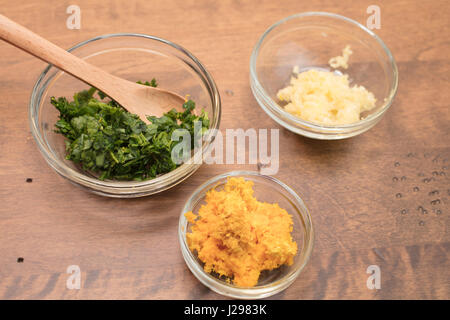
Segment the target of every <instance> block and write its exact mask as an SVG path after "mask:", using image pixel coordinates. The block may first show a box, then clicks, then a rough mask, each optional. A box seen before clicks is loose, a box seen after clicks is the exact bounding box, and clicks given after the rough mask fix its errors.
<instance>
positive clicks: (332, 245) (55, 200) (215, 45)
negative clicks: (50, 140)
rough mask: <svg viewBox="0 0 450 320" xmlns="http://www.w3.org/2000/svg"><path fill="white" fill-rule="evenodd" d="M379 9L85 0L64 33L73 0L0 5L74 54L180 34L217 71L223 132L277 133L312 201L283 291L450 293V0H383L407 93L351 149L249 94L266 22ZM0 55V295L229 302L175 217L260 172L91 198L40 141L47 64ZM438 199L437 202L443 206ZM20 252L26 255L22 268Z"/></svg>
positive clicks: (205, 171) (321, 0) (290, 178)
mask: <svg viewBox="0 0 450 320" xmlns="http://www.w3.org/2000/svg"><path fill="white" fill-rule="evenodd" d="M372 2H373V1H358V2H354V1H339V2H335V1H325V0H314V1H308V2H301V1H291V0H284V1H266V0H264V1H220V2H212V1H193V0H192V1H136V0H129V1H126V2H124V1H108V2H106V1H105V2H95V3H94V2H92V1H87V0H80V1H78V5H79V6H80V7H81V10H82V27H81V30H68V29H66V27H65V20H66V18H67V14H66V13H65V10H66V7H67V6H68V5H69V4H71V3H69V2H67V1H56V0H52V1H45V2H44V1H27V3H26V4H24V5H20V6H19V5H16V4H15V3H14V2H10V1H6V0H0V7H1V8H2V14H4V15H6V16H8V17H9V18H11V19H13V20H15V21H17V22H19V23H21V24H23V25H25V26H27V27H29V28H31V29H32V30H34V31H35V32H37V33H39V34H41V35H42V36H44V37H46V38H48V39H49V40H51V41H54V42H55V43H56V44H58V45H60V46H62V47H65V48H68V47H70V46H72V45H73V44H75V43H78V42H80V41H82V40H86V39H88V38H90V37H93V36H96V35H99V34H104V33H113V32H125V31H133V32H141V33H148V34H154V35H157V36H160V37H163V38H167V39H170V40H172V41H174V42H176V43H179V44H181V45H183V46H185V47H186V48H188V49H189V50H190V51H191V52H193V53H194V54H195V55H196V56H197V57H198V58H199V59H200V60H201V61H202V62H203V63H204V64H205V65H206V66H207V68H208V70H209V71H210V72H211V73H212V74H213V76H214V78H215V80H216V82H217V84H218V86H219V88H220V92H221V95H222V102H223V115H222V119H223V121H222V124H221V128H222V129H225V128H238V127H241V128H244V129H246V128H251V127H255V123H256V124H257V126H256V128H279V129H280V138H281V140H280V151H281V154H282V159H281V163H280V170H279V173H278V174H277V177H278V178H279V179H281V180H282V181H285V182H286V183H287V184H289V185H291V186H292V187H293V188H294V189H295V190H297V191H298V192H299V193H300V194H301V195H302V197H303V198H304V200H305V202H306V204H307V205H308V207H309V209H310V211H311V215H312V218H313V222H314V226H315V229H316V241H315V249H314V252H313V256H312V259H311V261H310V263H309V264H308V265H307V267H306V268H305V270H304V272H303V273H302V274H301V275H300V277H299V278H298V280H297V281H296V282H295V283H294V284H293V285H292V286H291V287H289V288H288V289H287V290H286V291H285V292H283V293H281V294H279V295H276V296H275V297H274V298H279V299H284V298H289V299H312V298H314V299H316V298H317V299H322V298H324V299H336V298H351V299H360V298H369V299H371V298H373V299H395V298H404V299H406V298H408V299H423V298H427V299H448V298H450V284H449V281H448V280H449V279H450V273H449V270H450V262H449V252H450V245H449V243H450V236H449V232H448V231H449V224H450V219H449V198H450V194H449V193H450V190H449V189H450V184H449V175H450V172H449V170H448V168H449V166H450V145H449V136H450V126H449V121H450V113H449V104H448V101H449V99H450V93H449V90H448V88H449V84H450V83H449V82H450V79H449V77H450V76H449V74H450V61H449V55H450V42H449V41H448V36H447V35H448V34H449V32H450V26H449V24H448V21H449V19H450V6H449V4H448V2H447V1H386V2H383V3H382V4H380V7H381V15H382V22H381V23H382V28H381V30H378V31H377V33H378V34H379V35H380V36H381V38H382V39H383V40H384V41H385V42H386V44H387V45H388V46H389V47H390V48H391V50H392V52H393V54H394V56H395V57H396V60H397V62H398V66H399V72H400V87H399V91H398V95H397V98H396V100H395V103H394V105H393V107H392V108H391V110H389V112H388V113H387V114H386V116H385V118H384V119H383V120H382V121H381V122H380V123H379V124H378V125H377V126H376V127H375V128H373V129H372V130H370V131H369V132H367V133H365V134H363V135H361V136H358V137H355V138H352V139H349V140H346V141H314V140H310V139H306V138H303V137H300V136H297V135H295V134H293V133H291V132H288V131H286V130H284V129H282V128H280V127H279V126H278V125H276V124H275V123H274V122H273V121H272V120H271V119H270V118H269V117H267V116H266V115H265V113H263V111H262V110H261V109H260V107H259V106H258V105H257V103H256V101H255V99H254V98H253V95H252V93H251V91H250V87H249V83H248V77H249V74H248V64H249V58H250V54H251V50H252V48H253V46H254V44H255V42H256V41H257V39H258V37H259V36H260V35H261V33H262V32H263V31H264V30H265V29H266V28H267V27H268V26H269V25H271V24H272V23H274V22H276V21H278V20H279V19H281V18H283V17H286V16H288V15H290V14H293V13H297V12H303V11H318V10H320V11H330V12H335V13H339V14H343V15H345V16H348V17H350V18H353V19H355V20H357V21H360V22H362V23H364V22H365V20H366V19H367V14H366V8H367V6H368V5H370V4H373V3H372ZM0 52H1V59H0V97H1V99H0V110H1V112H2V115H1V117H0V150H1V151H2V152H0V200H1V202H2V205H1V206H0V253H1V255H0V265H1V268H0V298H4V299H23V298H38V299H49V298H63V299H73V298H88V299H92V298H108V299H109V298H153V299H158V298H177V299H185V298H205V299H215V298H219V297H220V296H218V295H216V294H215V293H213V292H211V291H209V290H208V289H206V288H205V287H204V286H203V285H202V284H201V283H200V282H199V281H197V280H196V279H195V277H194V276H193V275H192V274H191V273H190V271H189V270H188V268H187V267H186V265H185V263H184V261H183V258H182V256H181V253H180V248H179V245H178V238H177V225H178V217H179V214H180V210H181V208H182V206H183V204H184V202H185V201H186V199H187V198H188V196H189V195H190V193H191V192H192V191H193V190H194V189H195V188H196V187H197V186H198V185H199V184H201V183H202V182H203V181H205V180H206V179H208V178H210V177H212V176H214V175H216V174H218V173H222V172H226V171H229V170H233V169H236V168H247V169H252V170H256V166H255V165H244V166H237V165H235V166H230V165H223V166H222V165H221V166H219V165H216V166H207V165H204V166H202V167H201V169H200V170H199V171H198V172H196V173H195V174H194V175H193V176H192V177H191V178H189V179H188V180H187V181H185V182H184V183H182V184H181V185H179V186H177V187H175V188H173V189H171V190H170V191H167V192H164V193H162V194H159V195H155V196H151V197H146V198H143V199H127V200H119V199H107V198H103V197H99V196H96V195H92V194H88V193H86V192H84V191H82V190H80V189H78V188H76V187H74V186H73V185H71V184H69V183H68V182H67V181H65V180H64V179H62V178H60V177H59V176H57V175H56V174H55V173H54V172H53V171H52V169H51V168H49V167H48V165H47V164H46V163H45V161H44V160H43V158H42V157H41V155H40V153H39V151H38V150H37V148H36V146H35V143H34V141H33V139H32V137H31V134H30V130H29V126H28V120H27V116H28V115H27V106H28V100H29V95H30V93H31V89H32V86H33V84H34V82H35V80H36V78H37V77H38V75H39V73H40V72H41V71H42V69H43V68H44V66H45V64H44V63H42V62H40V61H38V60H36V59H34V58H32V57H30V56H28V55H26V54H25V53H22V52H20V51H18V50H17V49H15V48H13V47H11V46H9V45H7V44H5V43H3V42H0ZM434 172H438V174H437V175H436V174H435V173H434ZM440 172H444V174H440ZM27 178H32V179H33V181H32V182H31V183H27V182H26V179H27ZM427 178H434V180H431V181H429V182H427V181H428V180H424V179H427ZM433 191H438V193H437V192H433ZM399 195H400V196H399ZM436 199H439V200H440V203H438V204H433V203H432V201H433V200H436ZM420 208H422V209H420ZM424 210H426V212H427V213H425V212H424ZM18 257H23V258H24V261H23V262H22V263H18V262H17V259H18ZM72 264H76V265H79V266H80V267H81V271H82V288H81V290H67V289H66V280H67V277H68V275H67V274H66V268H67V267H68V266H69V265H72ZM372 264H377V265H379V266H380V268H381V272H382V288H381V290H369V289H367V287H366V280H367V277H368V274H366V269H367V267H368V266H369V265H372Z"/></svg>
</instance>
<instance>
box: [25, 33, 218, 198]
mask: <svg viewBox="0 0 450 320" xmlns="http://www.w3.org/2000/svg"><path fill="white" fill-rule="evenodd" d="M69 51H70V52H71V53H72V54H74V55H76V56H78V57H80V58H83V59H85V60H86V61H88V62H90V63H91V64H93V65H96V66H98V67H100V68H102V69H104V70H106V71H108V72H110V73H112V74H114V75H116V76H119V77H122V78H124V79H127V80H130V81H134V82H136V81H138V80H141V81H146V80H148V81H150V80H151V79H152V78H156V80H157V82H158V85H159V87H161V88H164V89H167V90H170V91H173V92H176V93H178V94H180V95H181V96H186V95H188V94H189V95H190V99H192V100H194V101H195V102H196V109H197V110H201V109H205V111H207V112H208V116H209V118H210V128H211V129H218V127H219V122H220V113H221V103H220V96H219V92H218V90H217V88H216V85H215V83H214V80H213V79H212V77H211V75H210V74H209V73H208V72H207V71H206V69H205V67H204V66H203V65H202V64H201V63H200V61H198V60H197V59H196V58H195V57H194V56H193V55H192V54H191V53H189V52H188V51H187V50H185V49H184V48H182V47H180V46H179V45H177V44H175V43H172V42H170V41H167V40H163V39H160V38H157V37H153V36H148V35H143V34H125V33H122V34H109V35H104V36H99V37H95V38H93V39H90V40H87V41H84V42H82V43H80V44H77V45H76V46H74V47H72V48H71V49H69ZM87 88H89V86H88V85H87V84H85V83H84V82H82V81H80V80H78V79H76V78H74V77H72V76H70V75H68V74H67V73H64V72H62V71H60V70H59V69H56V68H55V67H53V66H51V65H49V66H48V67H47V68H46V69H45V70H44V72H43V73H42V74H41V75H40V77H39V79H38V80H37V82H36V84H35V86H34V88H33V92H32V95H31V101H30V108H29V118H30V125H31V132H32V134H33V136H34V138H35V140H36V142H37V145H38V146H39V149H40V151H41V153H42V155H43V156H44V158H45V160H46V161H47V162H48V164H49V165H50V166H51V167H52V168H53V169H54V170H55V171H56V172H57V173H59V174H60V175H61V176H63V177H64V178H66V179H68V180H69V181H71V182H73V183H74V184H76V185H78V186H81V187H83V188H85V189H87V190H89V191H92V192H94V193H96V194H100V195H104V196H110V197H140V196H146V195H150V194H154V193H157V192H161V191H163V190H166V189H168V188H171V187H173V186H175V185H176V184H178V183H180V182H181V181H183V180H184V179H186V178H187V177H189V176H190V175H191V174H193V173H194V172H195V170H197V169H198V167H199V166H200V164H198V163H195V162H194V161H191V162H192V163H185V164H182V165H181V166H179V167H178V168H176V169H175V170H173V171H171V172H169V173H167V174H164V175H161V176H158V177H156V178H154V179H151V180H146V181H142V182H136V181H116V180H107V181H101V180H99V179H97V178H96V177H95V176H93V175H91V174H89V173H87V172H85V171H83V170H82V169H81V168H80V167H79V166H77V165H76V164H75V163H73V162H72V161H70V160H66V159H65V156H66V150H65V144H64V139H65V138H64V137H63V136H62V135H61V134H57V133H55V132H54V129H55V126H54V125H55V123H56V121H57V119H58V115H59V112H58V111H57V110H56V108H55V107H54V106H53V105H52V104H50V97H52V96H55V97H60V96H64V97H67V98H68V99H71V98H72V96H73V94H74V93H75V92H78V91H80V90H84V89H87ZM179 108H180V109H181V106H179ZM167 111H169V110H167ZM210 135H212V133H211V134H210ZM205 141H206V142H204V144H203V149H202V150H201V151H198V152H206V150H207V149H208V147H209V146H210V143H211V141H212V139H211V137H206V138H205Z"/></svg>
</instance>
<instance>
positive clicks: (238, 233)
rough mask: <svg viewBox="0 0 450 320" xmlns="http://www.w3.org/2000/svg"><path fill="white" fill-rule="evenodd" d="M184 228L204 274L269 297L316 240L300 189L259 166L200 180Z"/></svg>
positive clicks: (182, 235) (194, 263)
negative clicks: (268, 174) (291, 186)
mask: <svg viewBox="0 0 450 320" xmlns="http://www.w3.org/2000/svg"><path fill="white" fill-rule="evenodd" d="M178 236H179V241H180V247H181V252H182V255H183V258H184V260H185V261H186V264H187V266H188V267H189V269H190V270H191V272H192V273H193V274H194V275H195V276H196V277H197V279H198V280H199V281H200V282H201V283H203V284H204V285H205V286H207V287H208V288H210V289H211V290H213V291H215V292H217V293H219V294H222V295H224V296H228V297H233V298H238V299H261V298H266V297H269V296H272V295H274V294H276V293H279V292H281V291H283V290H284V289H286V288H287V287H289V286H290V285H291V284H293V283H294V281H295V280H296V279H297V277H298V276H299V275H300V273H301V272H302V270H303V268H304V267H305V265H306V264H307V262H308V260H309V257H310V255H311V252H312V249H313V242H314V230H313V225H312V221H311V216H310V214H309V212H308V209H307V207H306V206H305V204H304V202H303V201H302V199H301V198H300V196H299V195H298V194H297V193H296V192H295V191H294V190H293V189H291V188H290V187H289V186H287V185H286V184H284V183H283V182H281V181H279V180H277V179H275V178H273V177H270V176H264V175H261V174H259V173H258V172H254V171H232V172H228V173H225V174H222V175H219V176H216V177H214V178H211V179H210V180H208V181H206V182H205V183H204V184H202V185H201V186H200V187H198V188H197V190H195V191H194V193H193V194H192V195H191V196H190V198H189V199H188V201H187V202H186V204H185V206H184V208H183V210H182V212H181V215H180V220H179V228H178ZM299 281H300V280H299Z"/></svg>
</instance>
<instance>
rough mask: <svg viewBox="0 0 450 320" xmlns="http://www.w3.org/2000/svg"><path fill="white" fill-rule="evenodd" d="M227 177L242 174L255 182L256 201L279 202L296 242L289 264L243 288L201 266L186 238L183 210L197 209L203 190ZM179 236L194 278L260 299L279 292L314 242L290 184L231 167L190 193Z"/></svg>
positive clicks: (226, 292)
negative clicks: (290, 263)
mask: <svg viewBox="0 0 450 320" xmlns="http://www.w3.org/2000/svg"><path fill="white" fill-rule="evenodd" d="M229 177H244V178H245V179H246V180H251V181H253V182H254V187H253V189H254V195H255V197H256V199H257V200H258V201H263V202H269V203H275V202H276V203H278V204H279V205H280V207H281V208H283V209H285V210H286V211H287V212H288V213H289V214H290V215H291V216H292V220H293V231H292V238H293V240H294V241H296V242H297V246H298V251H297V255H296V256H295V258H294V263H293V265H291V266H281V267H280V268H278V269H274V270H271V271H263V272H262V273H261V275H260V278H259V281H258V284H257V285H256V286H254V287H249V288H242V287H237V286H234V285H233V284H230V283H228V282H226V281H224V280H222V279H219V278H217V277H215V276H213V275H211V274H209V273H206V272H205V271H204V269H203V266H202V263H201V261H200V260H199V259H198V258H197V256H196V254H195V253H193V252H191V250H190V249H189V247H188V244H187V242H186V233H189V232H190V223H189V222H188V220H187V219H186V217H185V216H184V214H185V213H186V212H189V211H192V212H193V213H194V214H197V213H198V209H199V208H200V206H201V205H202V204H204V203H205V201H204V200H205V195H206V192H207V191H208V190H210V189H212V188H218V189H220V188H221V187H223V185H224V184H225V183H226V182H227V179H228V178H229ZM178 237H179V240H180V246H181V252H182V254H183V257H184V260H185V261H186V264H187V265H188V267H189V269H190V270H191V272H192V273H193V274H194V275H195V276H196V277H197V279H198V280H199V281H200V282H201V283H203V284H204V285H205V286H207V287H208V288H210V289H211V290H213V291H215V292H217V293H219V294H222V295H225V296H228V297H232V298H239V299H261V298H265V297H269V296H271V295H274V294H276V293H279V292H281V291H282V290H284V289H286V288H287V287H288V286H289V285H291V284H292V283H293V282H294V280H295V279H296V278H297V277H298V275H299V274H300V272H301V271H302V269H303V268H304V267H305V265H306V263H307V262H308V259H309V257H310V255H311V251H312V248H313V242H314V231H313V226H312V221H311V216H310V215H309V212H308V209H307V208H306V206H305V204H304V203H303V201H302V199H301V198H300V197H299V196H298V195H297V194H296V193H295V191H293V190H292V189H291V188H290V187H288V186H287V185H285V184H284V183H282V182H281V181H279V180H277V179H275V178H272V177H270V176H264V175H261V174H259V173H258V172H253V171H233V172H229V173H225V174H222V175H219V176H216V177H214V178H212V179H210V180H208V181H206V182H205V183H204V184H202V185H201V186H200V187H198V188H197V190H196V191H194V193H193V194H192V195H191V197H190V198H189V200H188V201H187V202H186V205H185V206H184V208H183V210H182V212H181V216H180V222H179V229H178Z"/></svg>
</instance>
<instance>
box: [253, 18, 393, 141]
mask: <svg viewBox="0 0 450 320" xmlns="http://www.w3.org/2000/svg"><path fill="white" fill-rule="evenodd" d="M347 45H350V46H351V49H352V51H353V55H351V56H350V59H349V67H348V69H345V70H343V71H342V73H345V74H348V75H349V80H350V84H351V85H354V84H357V85H363V86H364V87H365V88H366V89H367V90H369V91H371V92H372V93H373V94H374V95H375V98H376V99H377V103H376V107H375V108H374V109H372V110H370V111H368V112H366V113H363V114H362V119H361V120H360V121H358V122H356V123H351V124H346V125H323V124H318V123H312V122H308V121H306V120H302V119H300V118H298V117H296V116H294V115H291V114H290V113H288V112H287V111H285V110H284V109H283V108H282V106H281V105H280V104H279V101H278V99H277V92H278V90H280V89H282V88H284V87H286V86H287V85H288V84H289V80H290V78H291V75H292V71H293V68H294V67H295V66H298V68H299V70H300V71H306V70H308V69H313V68H314V69H322V70H327V71H331V69H330V67H329V65H328V61H329V59H330V58H331V57H335V56H339V55H341V54H342V50H343V49H344V48H345V47H346V46H347ZM337 72H339V71H337ZM250 85H251V88H252V91H253V95H254V96H255V98H256V100H257V102H258V104H259V105H260V106H261V108H262V109H263V110H264V111H265V112H266V113H267V114H268V115H269V116H270V117H271V118H272V119H273V120H275V121H276V122H277V123H279V124H280V125H282V126H283V127H285V128H286V129H288V130H290V131H293V132H295V133H297V134H300V135H303V136H306V137H310V138H316V139H326V140H335V139H343V138H348V137H352V136H355V135H358V134H360V133H362V132H365V131H366V130H368V129H370V128H371V127H373V126H374V125H375V124H376V123H377V122H378V121H379V120H380V119H381V117H382V116H383V115H384V113H385V112H386V111H387V109H389V107H390V106H391V104H392V102H393V99H394V96H395V94H396V92H397V85H398V71H397V65H396V63H395V61H394V58H393V57H392V54H391V52H390V51H389V49H388V48H387V47H386V45H385V44H384V42H383V41H382V40H381V39H380V38H379V37H378V36H377V35H376V34H374V33H373V32H372V31H370V30H369V29H367V28H366V27H364V26H363V25H361V24H359V23H358V22H356V21H353V20H351V19H348V18H346V17H343V16H340V15H336V14H331V13H325V12H307V13H301V14H296V15H293V16H290V17H287V18H285V19H283V20H281V21H279V22H277V23H275V24H274V25H272V26H271V27H270V28H269V29H267V30H266V32H264V34H263V35H262V37H261V38H260V39H259V41H258V42H257V43H256V46H255V48H254V49H253V52H252V55H251V59H250Z"/></svg>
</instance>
